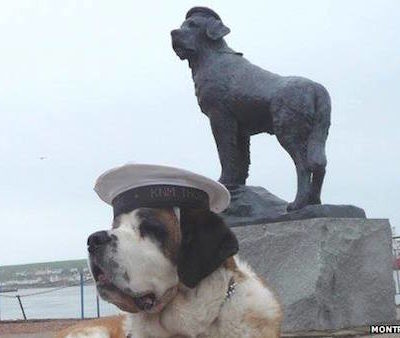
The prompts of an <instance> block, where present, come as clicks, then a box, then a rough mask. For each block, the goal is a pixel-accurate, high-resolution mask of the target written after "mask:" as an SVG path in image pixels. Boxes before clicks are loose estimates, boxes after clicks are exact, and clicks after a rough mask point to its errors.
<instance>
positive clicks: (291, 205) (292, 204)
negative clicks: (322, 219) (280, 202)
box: [286, 201, 307, 212]
mask: <svg viewBox="0 0 400 338" xmlns="http://www.w3.org/2000/svg"><path fill="white" fill-rule="evenodd" d="M306 205H307V203H304V202H303V203H302V202H298V201H293V202H290V203H289V204H288V206H287V207H286V211H289V212H290V211H295V210H299V209H301V208H304V207H305V206H306Z"/></svg>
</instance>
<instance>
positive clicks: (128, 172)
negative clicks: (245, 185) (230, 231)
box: [94, 164, 230, 213]
mask: <svg viewBox="0 0 400 338" xmlns="http://www.w3.org/2000/svg"><path fill="white" fill-rule="evenodd" d="M158 184H171V185H178V186H184V187H192V188H197V189H200V190H203V191H204V192H206V193H207V194H208V197H209V201H210V210H211V211H213V212H215V213H220V212H222V211H224V210H225V209H226V208H227V207H228V206H229V203H230V194H229V191H228V190H227V189H226V188H225V187H224V186H223V185H222V184H221V183H219V182H216V181H214V180H212V179H209V178H207V177H205V176H202V175H199V174H196V173H193V172H191V171H188V170H184V169H180V168H174V167H168V166H162V165H152V164H125V165H123V166H120V167H116V168H113V169H110V170H108V171H106V172H105V173H103V174H102V175H101V176H99V178H98V179H97V180H96V184H95V187H94V190H95V191H96V193H97V195H98V196H99V197H100V198H101V199H102V200H103V201H104V202H106V203H108V204H110V205H112V201H113V199H114V198H115V197H116V196H117V195H119V194H121V193H123V192H124V191H127V190H129V189H133V188H136V187H141V186H147V185H158Z"/></svg>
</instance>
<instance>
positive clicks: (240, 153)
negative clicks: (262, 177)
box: [210, 115, 250, 185]
mask: <svg viewBox="0 0 400 338" xmlns="http://www.w3.org/2000/svg"><path fill="white" fill-rule="evenodd" d="M210 122H211V128H212V132H213V135H214V139H215V143H216V144H217V149H218V155H219V160H220V163H221V177H220V178H219V181H220V182H221V183H222V184H224V185H238V184H246V179H247V177H248V172H249V164H250V136H249V135H247V134H245V133H244V132H243V131H241V130H240V128H239V125H238V123H237V121H236V120H235V119H233V118H232V117H231V116H229V115H228V116H226V115H218V116H211V117H210Z"/></svg>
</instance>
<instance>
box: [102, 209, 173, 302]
mask: <svg viewBox="0 0 400 338" xmlns="http://www.w3.org/2000/svg"><path fill="white" fill-rule="evenodd" d="M138 226H139V220H138V217H137V215H136V211H133V212H131V213H129V214H124V215H121V217H120V219H119V226H118V227H117V228H115V229H113V230H111V231H109V234H113V235H115V236H117V238H118V250H117V251H116V253H110V254H109V255H110V259H113V260H114V261H116V262H118V264H119V265H120V267H121V271H120V273H119V274H118V273H117V274H116V276H115V277H116V281H115V282H116V284H118V285H123V287H125V288H129V289H130V290H132V291H133V292H134V293H138V294H140V293H145V292H150V291H151V292H154V293H155V294H156V296H157V297H161V296H162V295H163V294H164V293H165V292H166V291H167V290H168V289H169V288H171V287H173V286H175V285H177V284H178V282H179V281H178V275H177V272H176V266H174V265H173V264H172V263H171V261H170V260H169V259H168V258H166V257H165V256H164V254H163V253H162V252H161V250H160V248H159V245H158V243H155V241H153V240H152V239H151V238H148V237H144V238H143V237H141V236H140V233H139V228H138ZM125 272H126V273H127V274H128V275H129V277H130V281H129V282H127V281H126V280H123V279H122V278H121V276H122V275H123V273H125Z"/></svg>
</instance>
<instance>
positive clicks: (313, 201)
mask: <svg viewBox="0 0 400 338" xmlns="http://www.w3.org/2000/svg"><path fill="white" fill-rule="evenodd" d="M308 204H310V205H315V204H321V199H320V198H319V197H310V199H309V200H308Z"/></svg>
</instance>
